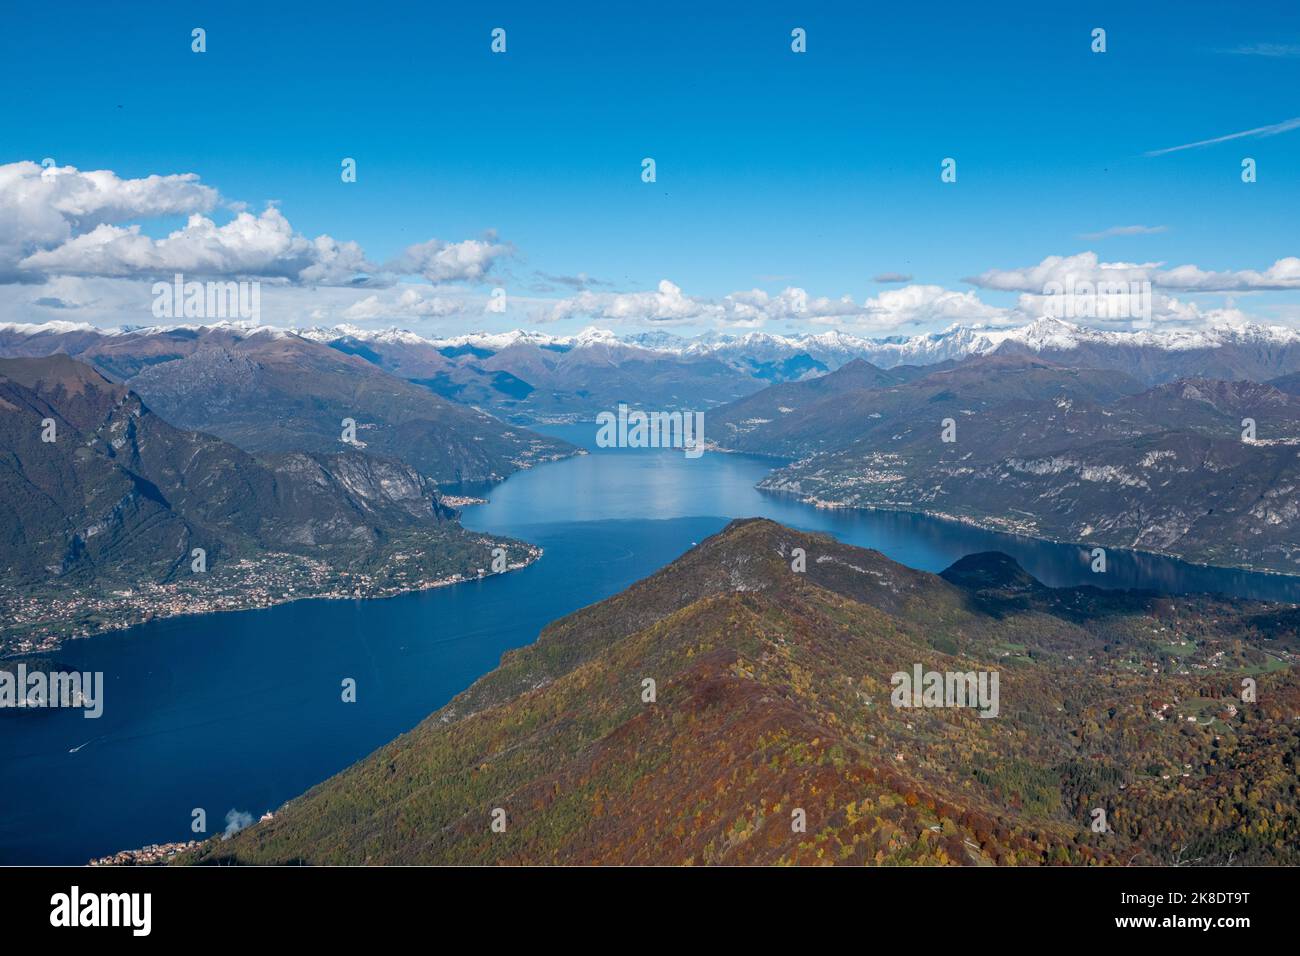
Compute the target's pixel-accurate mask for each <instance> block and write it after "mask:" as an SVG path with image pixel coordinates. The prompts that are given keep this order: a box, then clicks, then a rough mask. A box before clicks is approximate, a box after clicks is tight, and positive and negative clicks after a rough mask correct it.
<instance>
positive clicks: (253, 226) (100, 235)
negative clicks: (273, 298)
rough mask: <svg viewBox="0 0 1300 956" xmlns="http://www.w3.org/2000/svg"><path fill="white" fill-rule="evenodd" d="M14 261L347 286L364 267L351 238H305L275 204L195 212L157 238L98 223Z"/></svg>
mask: <svg viewBox="0 0 1300 956" xmlns="http://www.w3.org/2000/svg"><path fill="white" fill-rule="evenodd" d="M18 266H19V268H20V269H24V270H28V271H31V272H37V273H50V274H55V275H80V276H141V277H145V276H163V275H169V274H171V273H176V272H182V273H190V274H194V275H221V276H234V275H238V276H248V277H257V278H264V279H286V280H289V281H293V282H303V283H309V284H318V285H346V284H347V283H348V282H350V281H351V280H352V279H353V277H354V276H355V275H356V274H357V273H358V272H359V271H367V270H368V268H369V267H368V265H367V263H366V261H365V256H364V254H363V253H362V251H361V248H360V247H359V246H357V245H356V243H342V244H340V243H337V242H335V241H334V240H333V239H331V238H330V237H329V236H320V237H318V238H316V239H314V240H312V239H307V238H306V237H305V236H301V235H298V234H297V233H295V232H294V231H293V228H292V227H291V226H290V225H289V221H288V220H287V219H285V218H284V215H283V214H282V213H281V212H280V211H279V210H278V209H276V208H275V207H271V208H269V209H266V210H265V211H263V213H262V214H261V215H260V216H254V215H253V214H251V213H247V212H242V213H239V214H238V215H236V216H235V217H234V218H233V219H232V220H230V222H228V223H226V224H225V225H222V226H218V225H217V224H216V223H215V222H213V221H212V220H211V219H208V218H207V217H205V216H201V215H198V214H195V215H192V216H190V218H189V221H188V222H186V224H185V226H184V227H183V228H181V229H178V230H176V231H175V232H172V233H171V234H169V235H167V236H165V237H164V238H162V239H153V238H151V237H149V236H146V235H144V234H142V233H141V232H140V227H139V226H138V225H131V226H126V227H122V226H114V225H110V224H108V223H102V224H100V225H98V226H96V227H95V228H94V229H92V230H90V231H89V232H87V233H83V234H82V235H79V236H76V237H74V238H72V239H69V240H68V241H67V242H65V243H63V244H62V245H60V246H57V247H55V248H53V249H46V250H41V251H39V252H35V253H33V254H32V255H30V256H28V257H27V258H25V259H23V260H21V261H20V262H19V263H18Z"/></svg>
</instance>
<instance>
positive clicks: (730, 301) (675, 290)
mask: <svg viewBox="0 0 1300 956" xmlns="http://www.w3.org/2000/svg"><path fill="white" fill-rule="evenodd" d="M1008 315H1009V310H1007V309H1001V308H997V307H995V306H991V305H988V304H986V303H984V302H982V301H980V299H979V297H978V296H976V295H975V294H974V293H973V292H956V291H953V290H950V289H944V288H943V287H941V286H932V285H909V286H905V287H903V288H900V289H889V290H887V291H885V292H882V293H881V294H880V295H879V296H876V297H875V298H869V299H866V300H865V301H863V302H861V303H859V302H857V301H855V300H854V299H853V297H852V296H848V295H845V296H841V297H839V298H830V297H827V296H813V295H810V294H809V293H808V292H807V290H805V289H801V288H797V287H788V288H786V289H783V290H782V291H781V292H779V293H777V294H775V295H774V294H771V293H769V292H766V291H764V290H762V289H750V290H747V291H741V292H733V293H731V294H730V295H727V296H723V297H722V298H720V299H710V298H704V297H699V296H691V295H687V294H685V293H684V292H683V291H682V290H681V288H680V287H679V286H677V285H675V284H674V283H672V282H670V281H668V280H667V279H664V280H663V281H661V282H660V283H659V285H658V287H657V289H656V290H655V291H653V292H622V293H614V292H608V293H597V292H584V293H582V294H579V295H576V296H572V297H570V298H567V299H561V300H558V301H557V302H554V303H552V305H551V306H550V308H549V309H548V310H547V312H546V313H545V314H544V316H542V317H543V318H544V319H547V320H550V321H559V320H561V319H568V318H573V317H575V316H583V317H586V318H589V319H597V320H602V321H607V322H636V321H641V322H647V323H653V324H685V323H703V324H712V325H715V326H719V327H727V328H759V327H761V326H763V325H765V324H766V323H768V322H774V321H805V322H810V323H813V324H819V325H851V326H855V327H858V328H860V329H863V330H869V331H879V332H887V331H891V330H894V329H898V328H902V327H904V326H909V325H919V324H922V323H927V322H943V323H945V324H951V323H952V322H971V323H976V322H978V323H984V324H989V323H996V322H1001V321H1003V320H1005V319H1006V317H1007V316H1008Z"/></svg>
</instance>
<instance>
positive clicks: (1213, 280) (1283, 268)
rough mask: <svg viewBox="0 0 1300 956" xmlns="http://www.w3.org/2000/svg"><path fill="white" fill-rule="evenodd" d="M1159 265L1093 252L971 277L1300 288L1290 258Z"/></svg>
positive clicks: (1014, 287)
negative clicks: (1261, 266)
mask: <svg viewBox="0 0 1300 956" xmlns="http://www.w3.org/2000/svg"><path fill="white" fill-rule="evenodd" d="M1162 265H1163V263H1159V262H1144V263H1136V262H1101V261H1100V260H1099V259H1098V257H1097V254H1096V253H1095V252H1081V253H1079V254H1078V255H1073V256H1048V257H1047V258H1046V259H1044V260H1043V261H1042V262H1040V263H1038V264H1037V265H1033V266H1027V267H1024V268H1020V269H990V270H988V271H986V272H982V273H980V274H979V275H978V276H975V277H973V278H970V279H967V280H966V281H967V282H970V283H971V284H973V285H976V286H979V287H980V288H983V289H994V290H997V291H1002V292H1029V293H1035V294H1037V293H1041V292H1043V290H1044V289H1045V288H1046V286H1047V285H1048V284H1049V283H1059V284H1060V285H1063V286H1069V285H1070V284H1071V283H1079V282H1094V283H1096V282H1108V283H1113V282H1123V283H1128V282H1150V283H1151V285H1152V287H1153V288H1162V289H1171V290H1181V291H1188V292H1239V291H1245V290H1251V289H1258V290H1266V289H1300V258H1297V257H1295V256H1288V257H1286V258H1283V259H1279V260H1277V261H1276V262H1275V263H1273V264H1272V265H1271V266H1269V267H1268V268H1267V269H1265V270H1263V271H1262V272H1261V271H1258V270H1254V269H1242V270H1238V271H1223V272H1211V271H1207V270H1204V269H1201V268H1199V267H1198V266H1194V265H1184V266H1176V267H1174V268H1172V269H1162V268H1161V266H1162Z"/></svg>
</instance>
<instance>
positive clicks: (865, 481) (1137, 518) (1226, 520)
mask: <svg viewBox="0 0 1300 956" xmlns="http://www.w3.org/2000/svg"><path fill="white" fill-rule="evenodd" d="M932 368H933V371H930V372H929V374H922V375H920V376H918V377H913V378H910V379H908V380H906V381H901V382H896V383H892V384H891V383H890V382H889V381H888V379H887V378H884V377H883V376H887V375H888V374H890V373H887V372H883V371H881V370H874V371H872V372H870V374H865V375H864V370H863V369H861V368H855V366H852V365H850V366H845V367H843V368H841V369H840V370H838V371H836V372H832V373H831V374H829V375H827V376H825V377H824V378H821V379H817V380H814V381H810V382H799V383H791V384H787V385H782V386H773V387H771V388H769V389H766V390H764V391H763V392H759V393H758V394H756V395H753V396H750V397H748V398H746V399H744V400H741V401H738V402H735V403H732V404H731V405H728V406H724V407H723V408H721V409H719V410H718V411H717V412H715V413H714V414H713V415H712V417H711V426H712V427H711V430H710V431H709V432H708V435H709V439H710V441H712V442H714V443H716V445H717V446H719V447H721V448H723V449H728V450H734V451H742V452H748V453H752V454H760V455H767V456H772V457H777V458H783V459H786V460H787V461H788V463H787V464H784V465H783V466H782V467H780V468H778V469H777V470H776V471H774V472H773V473H772V474H770V475H769V476H767V477H766V478H764V479H763V480H762V481H761V482H760V483H759V487H760V488H763V489H767V490H770V491H778V492H784V493H788V494H793V495H798V496H799V497H800V498H802V499H804V500H805V501H807V502H809V503H811V504H815V505H818V506H819V507H867V508H884V509H890V510H901V511H913V512H920V513H925V514H931V515H935V516H939V517H944V518H950V519H955V520H960V521H966V522H970V523H974V524H976V525H979V526H981V527H986V528H990V529H995V530H1000V531H1006V532H1011V533H1016V534H1026V535H1031V536H1034V537H1040V538H1047V539H1050V540H1054V541H1068V542H1078V543H1080V544H1081V545H1086V546H1087V547H1089V548H1091V547H1093V546H1097V545H1100V546H1102V547H1116V548H1126V549H1135V550H1142V551H1153V552H1159V553H1163V554H1170V555H1174V556H1177V557H1182V558H1185V559H1187V560H1191V561H1196V562H1201V563H1206V564H1215V565H1227V566H1237V567H1245V568H1251V569H1256V570H1270V571H1281V572H1284V573H1287V574H1300V503H1298V502H1297V491H1298V490H1300V397H1297V396H1294V395H1290V394H1287V393H1286V392H1284V391H1282V390H1281V389H1279V388H1277V387H1275V386H1273V385H1270V384H1267V383H1260V382H1252V381H1245V380H1240V381H1220V380H1214V379H1205V378H1186V379H1180V380H1177V381H1174V382H1168V383H1165V384H1161V385H1157V386H1155V387H1153V388H1147V387H1145V385H1144V384H1143V383H1141V382H1140V381H1138V380H1137V379H1135V378H1133V377H1131V376H1128V375H1125V374H1123V373H1121V372H1117V371H1103V370H1096V369H1089V368H1074V367H1066V366H1062V365H1058V364H1055V363H1054V362H1052V361H1050V360H1048V359H1046V358H1044V357H1041V356H1037V355H1027V354H1023V353H1016V352H1002V351H998V352H995V353H991V354H989V355H986V356H977V357H973V358H970V359H967V360H965V361H963V362H960V363H957V364H955V365H951V366H936V367H932ZM923 371H924V370H923ZM877 381H878V384H877ZM1248 423H1253V424H1248ZM1248 427H1249V428H1253V429H1254V431H1253V434H1247V430H1248ZM945 433H947V435H946V437H945Z"/></svg>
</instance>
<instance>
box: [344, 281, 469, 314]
mask: <svg viewBox="0 0 1300 956" xmlns="http://www.w3.org/2000/svg"><path fill="white" fill-rule="evenodd" d="M465 310H466V303H465V302H464V301H463V300H461V299H459V298H454V297H451V296H445V295H439V294H437V293H434V292H431V291H429V290H426V289H415V288H405V289H402V290H401V292H399V293H398V294H397V295H395V296H394V295H388V294H385V295H383V296H379V295H368V296H366V297H365V298H364V299H359V300H357V301H356V302H354V303H352V304H351V305H350V306H348V307H347V308H346V309H344V310H343V318H345V319H347V320H348V321H349V322H368V321H373V320H375V319H438V318H443V317H445V316H448V315H455V314H457V313H460V312H464V311H465Z"/></svg>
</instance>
